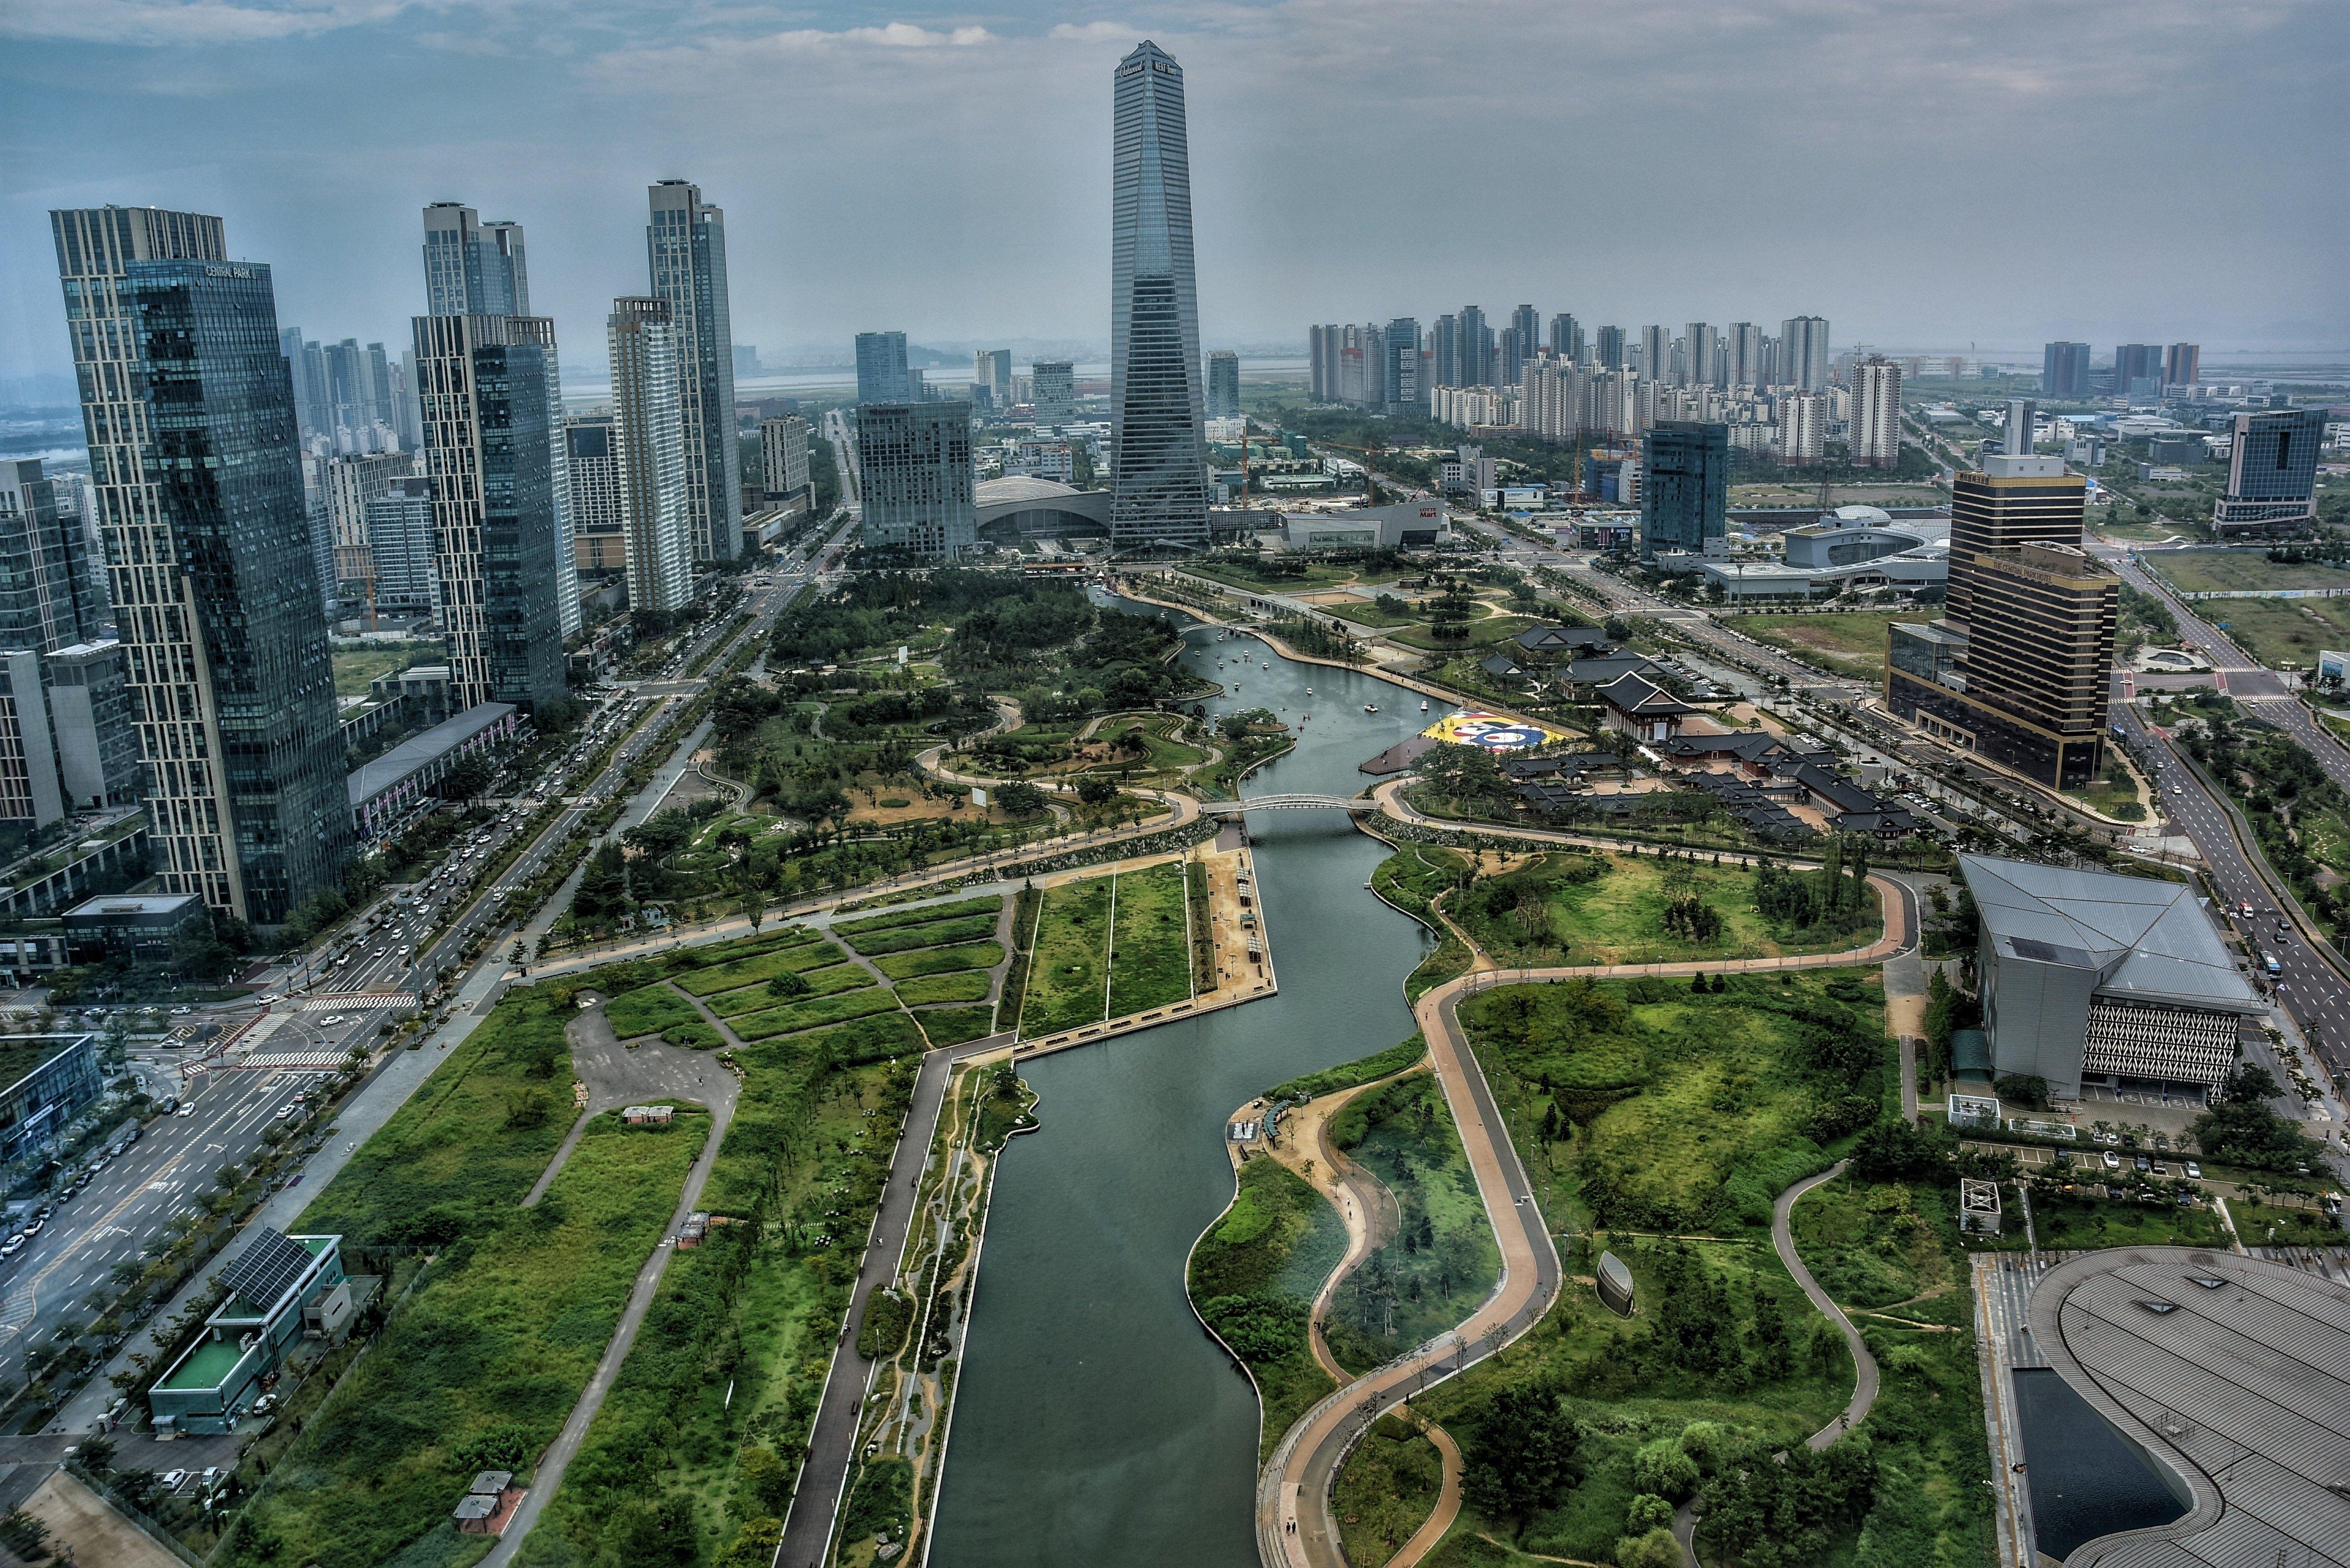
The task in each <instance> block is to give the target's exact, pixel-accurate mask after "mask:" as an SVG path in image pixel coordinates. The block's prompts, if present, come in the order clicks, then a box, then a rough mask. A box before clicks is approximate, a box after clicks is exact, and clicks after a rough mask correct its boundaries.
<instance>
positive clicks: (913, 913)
mask: <svg viewBox="0 0 2350 1568" xmlns="http://www.w3.org/2000/svg"><path fill="white" fill-rule="evenodd" d="M1002 912H1003V895H1002V894H999V893H991V894H989V895H988V896H987V897H985V898H959V899H957V900H956V901H955V902H953V903H951V904H925V905H923V906H922V907H920V909H892V910H889V911H888V912H887V913H884V914H879V915H868V916H866V917H865V918H863V919H855V920H835V921H834V922H833V923H832V929H834V930H836V931H837V932H839V933H840V934H841V935H843V936H863V935H864V934H865V933H867V932H868V931H894V930H896V929H898V928H899V927H900V926H920V925H927V924H929V923H930V922H931V921H932V920H951V919H957V918H959V917H962V916H968V915H994V914H1001V913H1002Z"/></svg>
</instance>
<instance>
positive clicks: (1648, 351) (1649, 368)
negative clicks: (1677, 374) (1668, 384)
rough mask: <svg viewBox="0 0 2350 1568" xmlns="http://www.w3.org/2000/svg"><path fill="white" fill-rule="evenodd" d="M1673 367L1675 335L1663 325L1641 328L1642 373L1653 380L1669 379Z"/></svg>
mask: <svg viewBox="0 0 2350 1568" xmlns="http://www.w3.org/2000/svg"><path fill="white" fill-rule="evenodd" d="M1672 369H1673V335H1672V334H1671V333H1670V332H1669V331H1667V330H1666V329H1665V328H1664V327H1641V328H1640V374H1641V375H1643V376H1645V377H1647V378H1648V379H1649V380H1651V381H1663V380H1667V379H1670V377H1671V375H1672Z"/></svg>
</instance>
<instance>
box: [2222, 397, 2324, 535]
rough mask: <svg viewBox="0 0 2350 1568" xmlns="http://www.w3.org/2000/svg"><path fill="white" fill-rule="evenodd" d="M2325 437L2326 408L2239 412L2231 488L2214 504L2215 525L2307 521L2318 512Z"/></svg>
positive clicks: (2275, 529)
mask: <svg viewBox="0 0 2350 1568" xmlns="http://www.w3.org/2000/svg"><path fill="white" fill-rule="evenodd" d="M2324 440H2325V411H2324V410H2323V409H2314V408H2313V409H2269V410H2263V411H2262V412H2260V413H2256V414H2238V415H2237V416H2236V421H2235V441H2234V444H2233V445H2232V446H2231V447H2230V450H2229V452H2228V489H2227V493H2225V494H2223V495H2221V496H2220V499H2219V501H2218V502H2217V503H2215V504H2214V505H2213V509H2212V514H2211V521H2212V524H2213V525H2214V526H2215V527H2216V528H2217V529H2218V531H2219V532H2220V534H2222V535H2226V534H2229V533H2231V532H2240V531H2243V530H2252V531H2256V532H2261V533H2277V534H2289V533H2292V532H2293V531H2295V530H2297V529H2301V528H2305V527H2307V526H2309V524H2311V523H2312V522H2314V520H2315V518H2316V516H2317V505H2316V496H2317V449H2318V446H2319V444H2320V443H2321V442H2323V441H2324Z"/></svg>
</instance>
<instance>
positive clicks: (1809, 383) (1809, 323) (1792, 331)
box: [1778, 316, 1830, 392]
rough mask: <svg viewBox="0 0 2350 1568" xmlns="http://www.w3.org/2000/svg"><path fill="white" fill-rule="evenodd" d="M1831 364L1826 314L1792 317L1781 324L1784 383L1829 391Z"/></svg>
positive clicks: (1802, 387)
mask: <svg viewBox="0 0 2350 1568" xmlns="http://www.w3.org/2000/svg"><path fill="white" fill-rule="evenodd" d="M1829 365H1830V358H1829V354H1828V322H1827V317H1825V316H1791V317H1787V319H1786V320H1784V321H1782V322H1781V323H1779V383H1778V384H1779V385H1780V386H1783V387H1794V388H1795V389H1798V390H1800V391H1805V392H1825V391H1826V390H1827V389H1828V368H1829Z"/></svg>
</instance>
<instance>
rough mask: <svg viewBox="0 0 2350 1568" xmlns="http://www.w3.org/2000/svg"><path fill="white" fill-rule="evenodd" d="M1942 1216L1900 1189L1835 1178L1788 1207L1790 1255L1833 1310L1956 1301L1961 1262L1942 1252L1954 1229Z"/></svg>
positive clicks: (1934, 1200)
mask: <svg viewBox="0 0 2350 1568" xmlns="http://www.w3.org/2000/svg"><path fill="white" fill-rule="evenodd" d="M1949 1208H1950V1204H1949V1203H1948V1202H1947V1201H1945V1200H1943V1199H1941V1198H1940V1197H1939V1195H1934V1194H1929V1195H1927V1196H1925V1197H1924V1198H1922V1199H1921V1198H1920V1196H1919V1195H1918V1194H1917V1193H1915V1192H1913V1191H1912V1190H1911V1189H1909V1188H1908V1186H1906V1185H1904V1184H1902V1183H1898V1182H1887V1183H1881V1184H1880V1183H1874V1182H1863V1181H1856V1180H1854V1179H1851V1178H1849V1177H1839V1178H1837V1179H1835V1180H1834V1181H1831V1182H1827V1183H1825V1184H1824V1185H1822V1186H1819V1187H1815V1188H1814V1189H1812V1190H1811V1191H1809V1192H1807V1193H1805V1194H1804V1200H1803V1201H1802V1202H1801V1203H1799V1204H1797V1205H1796V1206H1795V1212H1794V1221H1793V1224H1794V1237H1795V1250H1796V1251H1797V1252H1799V1253H1800V1254H1801V1255H1802V1257H1803V1259H1804V1266H1805V1267H1807V1268H1809V1269H1810V1270H1811V1271H1812V1276H1813V1278H1814V1279H1816V1280H1818V1281H1819V1282H1820V1287H1821V1288H1822V1289H1823V1290H1825V1291H1826V1292H1827V1293H1828V1294H1829V1295H1831V1296H1834V1297H1835V1300H1836V1303H1837V1304H1838V1305H1839V1306H1844V1307H1847V1308H1849V1307H1865V1308H1870V1309H1875V1308H1878V1307H1889V1306H1893V1305H1895V1304H1897V1303H1902V1302H1912V1301H1916V1300H1917V1299H1918V1298H1919V1297H1921V1296H1922V1297H1928V1298H1929V1299H1934V1298H1939V1297H1940V1296H1944V1295H1947V1294H1949V1293H1950V1292H1952V1291H1953V1290H1955V1291H1957V1292H1958V1293H1960V1295H1961V1296H1963V1295H1965V1294H1966V1293H1967V1288H1968V1287H1967V1282H1966V1280H1965V1278H1964V1276H1963V1274H1962V1273H1961V1272H1960V1269H1961V1267H1962V1262H1963V1261H1962V1260H1961V1259H1960V1258H1958V1257H1955V1256H1954V1255H1953V1253H1952V1251H1951V1250H1950V1249H1949V1248H1946V1247H1945V1246H1944V1244H1943V1235H1942V1232H1943V1231H1945V1230H1948V1229H1949V1228H1950V1226H1951V1225H1952V1224H1953V1223H1955V1221H1954V1220H1953V1219H1952V1217H1951V1216H1950V1214H1948V1213H1947V1212H1945V1211H1946V1210H1949Z"/></svg>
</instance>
